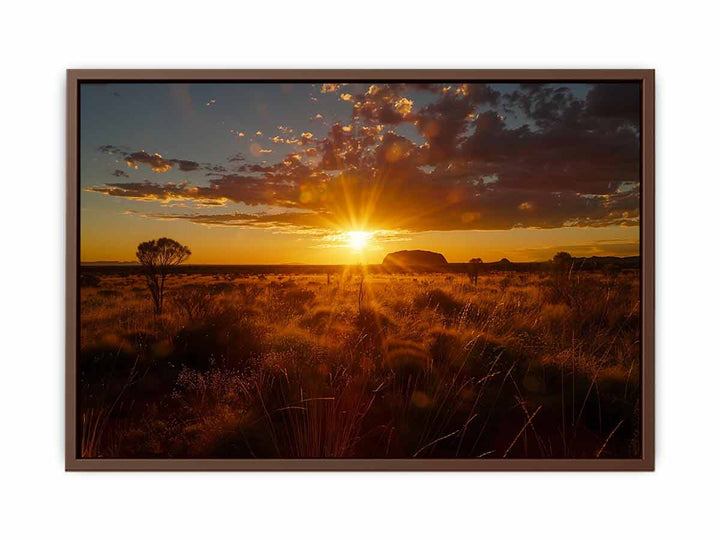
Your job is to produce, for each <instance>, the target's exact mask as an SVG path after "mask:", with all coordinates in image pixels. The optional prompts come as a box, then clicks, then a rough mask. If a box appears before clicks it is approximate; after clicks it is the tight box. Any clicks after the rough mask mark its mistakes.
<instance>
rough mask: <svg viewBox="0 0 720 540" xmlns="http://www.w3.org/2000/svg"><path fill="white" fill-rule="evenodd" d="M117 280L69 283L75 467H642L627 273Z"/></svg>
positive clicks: (631, 282) (634, 310) (633, 279)
mask: <svg viewBox="0 0 720 540" xmlns="http://www.w3.org/2000/svg"><path fill="white" fill-rule="evenodd" d="M357 241H358V242H361V241H362V239H358V240H357ZM129 274H130V275H121V274H120V273H100V272H93V271H92V270H91V269H90V270H88V269H85V268H83V269H82V271H81V279H80V283H81V288H80V314H81V317H80V330H79V332H80V336H79V337H80V350H79V364H78V370H79V375H78V400H79V403H78V406H79V414H78V433H79V434H80V454H81V456H82V457H94V458H310V457H326V458H350V457H355V458H456V457H459V458H473V459H503V458H507V459H517V458H598V457H599V458H628V457H638V456H639V455H640V443H641V441H640V435H639V432H640V424H639V422H640V409H639V403H640V369H639V358H640V341H639V339H640V312H639V299H640V296H639V288H638V287H639V278H638V271H637V270H634V269H630V270H628V269H624V270H618V269H614V270H593V271H578V272H569V273H568V274H564V273H563V274H562V275H558V273H557V272H553V271H552V270H538V271H532V272H526V271H494V272H481V273H480V275H479V276H478V278H477V284H474V283H473V280H472V279H469V278H468V277H467V276H466V275H464V274H462V273H416V274H413V273H407V274H382V273H372V274H367V273H365V272H364V271H363V270H362V269H361V268H360V267H348V268H346V269H345V270H344V272H338V273H334V274H330V273H328V274H326V273H317V274H314V275H310V274H307V275H290V274H281V273H277V274H269V273H268V274H257V273H244V274H243V273H239V272H235V273H230V274H200V273H195V274H179V273H178V274H172V275H170V276H169V277H168V281H167V285H166V287H167V290H166V293H165V294H166V300H165V307H164V310H163V312H162V315H159V316H156V315H155V314H154V311H153V305H152V302H151V300H150V296H149V293H148V288H147V286H146V283H145V279H144V278H143V276H142V275H141V274H139V273H133V272H130V273H129Z"/></svg>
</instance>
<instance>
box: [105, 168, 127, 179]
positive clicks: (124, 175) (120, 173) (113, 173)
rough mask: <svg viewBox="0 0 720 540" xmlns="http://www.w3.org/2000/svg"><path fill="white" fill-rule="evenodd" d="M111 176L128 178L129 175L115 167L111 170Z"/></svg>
mask: <svg viewBox="0 0 720 540" xmlns="http://www.w3.org/2000/svg"><path fill="white" fill-rule="evenodd" d="M110 174H112V175H113V176H116V177H117V178H129V176H130V175H128V173H126V172H125V171H123V170H122V169H115V170H114V171H113V172H111V173H110Z"/></svg>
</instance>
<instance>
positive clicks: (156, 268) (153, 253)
mask: <svg viewBox="0 0 720 540" xmlns="http://www.w3.org/2000/svg"><path fill="white" fill-rule="evenodd" d="M135 256H136V257H137V259H138V261H140V264H142V266H143V270H144V272H145V281H146V283H147V286H148V289H150V295H151V296H152V301H153V306H154V308H155V314H156V315H161V314H162V309H163V297H164V294H165V279H166V278H167V275H168V273H169V271H170V268H172V267H173V266H177V265H178V264H180V263H181V262H183V261H184V260H185V259H187V258H188V257H189V256H190V250H189V249H188V248H187V246H183V245H182V244H180V243H178V242H176V241H175V240H172V239H171V238H158V239H157V240H150V241H149V242H142V243H141V244H140V245H139V246H138V248H137V253H136V254H135Z"/></svg>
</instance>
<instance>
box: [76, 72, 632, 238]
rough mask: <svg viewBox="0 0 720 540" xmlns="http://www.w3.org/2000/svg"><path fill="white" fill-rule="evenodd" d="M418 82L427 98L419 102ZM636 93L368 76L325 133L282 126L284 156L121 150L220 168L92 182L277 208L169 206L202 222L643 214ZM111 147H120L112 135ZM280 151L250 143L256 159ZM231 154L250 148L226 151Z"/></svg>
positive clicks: (478, 225) (565, 219) (336, 226)
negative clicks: (191, 211)
mask: <svg viewBox="0 0 720 540" xmlns="http://www.w3.org/2000/svg"><path fill="white" fill-rule="evenodd" d="M326 90H327V92H330V91H331V90H330V89H326ZM337 90H338V88H334V89H333V90H332V91H333V92H334V91H337ZM412 91H414V92H415V93H412ZM420 91H421V92H424V93H425V98H423V101H422V103H423V105H422V106H417V105H416V100H418V101H420V98H418V97H417V92H420ZM327 92H326V93H327ZM637 92H638V89H637V87H636V86H635V85H616V84H614V83H602V84H598V85H596V86H594V87H593V88H591V89H590V91H589V92H588V93H587V97H585V98H581V97H578V95H577V94H576V93H573V91H571V89H569V88H566V87H562V86H553V85H541V84H523V85H520V86H518V87H517V88H516V89H514V90H512V91H510V92H506V93H505V94H501V93H500V92H499V91H498V90H496V89H495V88H493V87H491V86H488V85H485V84H450V85H447V84H432V85H427V86H423V87H422V88H420V87H419V85H406V84H382V85H370V86H369V87H368V88H367V89H366V91H365V92H362V93H360V94H357V95H354V96H353V113H352V118H350V119H349V120H350V123H342V122H337V123H335V124H333V125H331V126H329V128H328V132H327V133H326V134H325V135H324V136H323V135H320V134H311V133H310V132H301V134H300V137H299V138H298V139H294V138H293V139H289V138H288V137H281V136H279V135H278V136H276V137H274V138H273V139H272V140H273V142H276V143H285V144H294V145H295V148H293V149H292V150H293V151H292V152H290V153H288V154H286V155H284V156H283V155H282V154H281V155H280V157H279V160H278V161H277V162H275V163H269V164H266V163H265V162H262V163H260V164H258V163H251V164H246V163H241V164H240V165H239V166H238V167H237V169H236V170H235V172H228V171H225V170H223V169H222V168H218V169H212V167H211V166H210V164H201V165H198V164H196V163H195V162H190V161H186V160H177V159H171V160H166V159H164V158H163V157H162V156H160V155H159V154H146V153H142V155H139V154H140V153H133V154H127V156H126V157H129V158H130V159H132V161H133V163H135V164H136V165H137V164H144V165H147V166H148V167H150V168H151V169H152V170H157V171H158V172H160V171H162V170H167V169H164V167H166V166H174V167H177V168H179V169H180V170H194V169H192V167H193V166H195V167H196V168H198V167H199V168H206V169H208V170H211V171H212V172H213V173H214V174H213V175H212V177H210V179H209V182H208V183H207V185H202V186H193V185H190V184H187V183H182V184H173V183H164V184H162V183H153V182H144V183H137V182H127V183H123V182H110V183H107V184H104V185H98V186H92V187H90V188H88V190H89V191H93V192H96V193H102V194H105V195H108V196H115V197H125V198H128V199H135V200H150V201H153V200H154V201H159V202H163V203H167V202H169V201H185V202H187V203H188V204H197V205H204V206H210V205H213V206H221V205H224V206H228V205H232V204H235V203H242V204H244V205H247V206H257V205H262V206H263V207H269V208H272V209H273V212H272V213H271V214H268V215H267V216H272V218H270V217H267V216H265V215H259V214H233V213H225V214H222V216H224V217H219V216H221V214H215V215H212V216H209V217H208V216H206V215H205V214H196V215H194V216H193V217H192V218H188V217H182V218H181V217H175V218H173V219H187V220H190V221H192V222H194V223H201V224H204V225H210V224H211V223H210V222H212V223H213V224H216V225H217V224H218V223H221V224H222V226H243V227H280V228H285V227H289V228H316V229H324V230H326V231H330V230H352V229H365V230H402V231H408V232H421V231H431V230H440V231H443V230H502V229H512V228H559V227H604V226H608V225H615V226H637V225H638V224H639V217H640V210H639V197H640V145H639V126H638V124H637V121H638V118H639V100H638V99H637V98H638V94H637ZM427 98H430V100H429V101H428V99H427ZM281 127H284V126H279V127H278V129H280V128H281ZM288 129H289V128H288ZM408 130H410V131H413V132H415V133H414V134H413V135H408ZM281 131H283V130H281ZM314 131H315V130H314ZM401 133H403V134H404V135H402V134H401ZM301 145H302V146H301ZM103 151H105V152H112V153H118V152H119V153H122V151H119V150H118V149H116V148H115V147H103ZM271 152H272V150H270V149H266V148H262V147H261V146H260V145H259V144H257V143H253V144H252V145H251V146H250V153H251V154H252V155H253V156H255V157H261V156H265V155H266V154H270V153H271ZM123 155H125V154H123ZM236 158H237V161H238V162H241V159H243V158H242V156H236V157H232V156H231V157H230V158H228V161H229V162H234V161H236ZM193 164H194V165H193ZM183 167H185V169H183ZM166 218H167V216H166ZM158 219H159V218H158ZM218 226H219V225H218Z"/></svg>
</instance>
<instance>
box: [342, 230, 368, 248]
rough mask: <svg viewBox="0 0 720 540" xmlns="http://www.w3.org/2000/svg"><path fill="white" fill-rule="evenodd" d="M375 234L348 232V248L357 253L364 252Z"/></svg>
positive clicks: (346, 236) (346, 237) (346, 235)
mask: <svg viewBox="0 0 720 540" xmlns="http://www.w3.org/2000/svg"><path fill="white" fill-rule="evenodd" d="M372 236H373V233H371V232H367V231H348V232H346V233H345V239H346V241H347V246H348V247H349V248H351V249H353V250H355V251H362V250H363V249H365V247H367V245H368V242H369V241H370V239H371V238H372Z"/></svg>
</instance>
